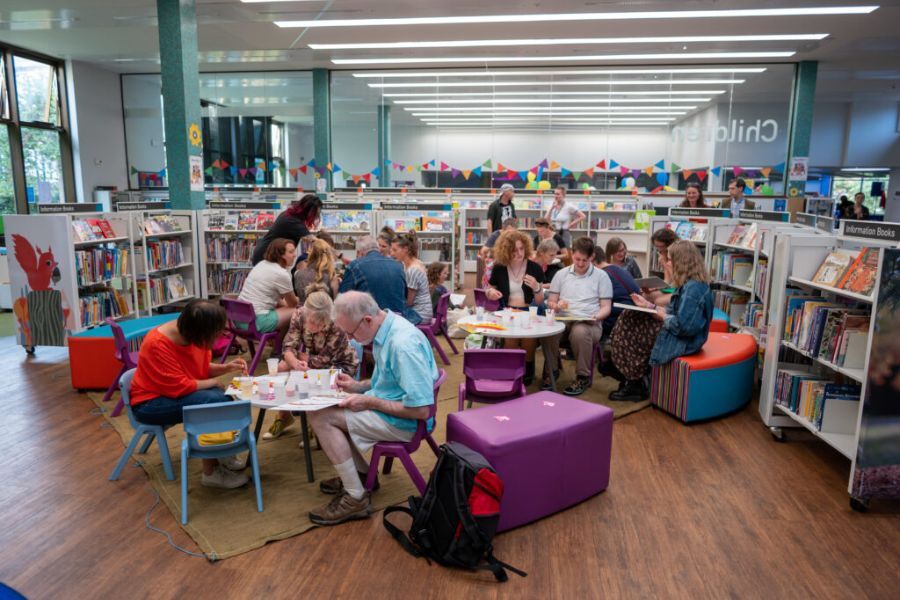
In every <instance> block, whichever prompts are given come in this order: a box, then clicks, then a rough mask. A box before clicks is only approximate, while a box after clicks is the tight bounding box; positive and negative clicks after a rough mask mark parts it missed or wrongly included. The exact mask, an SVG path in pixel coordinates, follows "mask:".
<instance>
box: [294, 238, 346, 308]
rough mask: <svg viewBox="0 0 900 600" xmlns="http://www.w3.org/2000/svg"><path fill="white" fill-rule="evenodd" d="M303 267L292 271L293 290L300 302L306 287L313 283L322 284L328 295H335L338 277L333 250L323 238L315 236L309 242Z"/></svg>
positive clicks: (304, 295)
mask: <svg viewBox="0 0 900 600" xmlns="http://www.w3.org/2000/svg"><path fill="white" fill-rule="evenodd" d="M308 252H309V254H308V256H307V258H306V262H305V263H304V266H303V268H298V269H297V271H296V272H294V291H295V292H296V293H297V298H298V299H299V300H300V303H301V304H302V303H303V302H305V301H306V295H307V291H306V289H307V288H308V287H309V286H310V285H313V284H318V285H321V286H323V287H324V288H325V289H326V290H327V292H328V295H329V296H331V297H332V298H334V297H335V296H337V293H338V287H339V286H340V285H341V280H340V278H339V277H338V276H337V275H336V274H335V266H334V252H333V251H332V248H331V246H330V245H329V244H328V242H326V241H325V240H323V239H321V238H316V239H315V240H313V242H312V244H310V246H309V249H308Z"/></svg>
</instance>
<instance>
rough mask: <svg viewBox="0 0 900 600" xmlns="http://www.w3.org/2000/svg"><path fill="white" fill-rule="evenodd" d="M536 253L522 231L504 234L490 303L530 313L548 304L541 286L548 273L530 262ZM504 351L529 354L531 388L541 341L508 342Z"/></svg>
mask: <svg viewBox="0 0 900 600" xmlns="http://www.w3.org/2000/svg"><path fill="white" fill-rule="evenodd" d="M532 252H533V248H532V246H531V239H530V238H529V237H528V236H527V235H525V234H524V233H522V232H521V231H519V230H518V229H509V230H507V231H504V232H503V233H501V234H500V237H499V238H498V239H497V243H496V244H494V268H493V270H492V271H491V279H490V281H489V282H488V285H489V287H488V289H486V290H485V296H487V298H488V299H489V300H499V301H500V305H501V306H502V307H503V308H517V309H520V310H528V307H529V306H531V305H532V304H542V303H543V302H544V288H543V287H542V286H541V282H542V281H543V278H544V270H543V269H542V268H541V266H540V265H539V264H537V263H536V262H534V261H532V260H530V259H529V258H528V257H529V256H531V254H532ZM504 347H506V348H522V349H523V350H525V385H531V382H532V381H533V380H534V351H535V349H536V348H537V339H520V340H516V339H507V340H505V342H504Z"/></svg>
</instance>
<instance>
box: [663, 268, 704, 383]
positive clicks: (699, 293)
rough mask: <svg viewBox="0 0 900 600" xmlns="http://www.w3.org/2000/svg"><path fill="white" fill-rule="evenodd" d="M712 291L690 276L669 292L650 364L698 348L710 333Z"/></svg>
mask: <svg viewBox="0 0 900 600" xmlns="http://www.w3.org/2000/svg"><path fill="white" fill-rule="evenodd" d="M712 313H713V294H712V291H710V289H709V286H708V285H707V284H705V283H703V282H702V281H696V280H693V279H692V280H690V281H688V282H687V283H685V284H684V285H682V286H681V287H680V288H678V289H677V290H675V293H674V294H672V301H671V302H670V303H669V307H668V314H667V315H666V318H665V320H664V321H663V326H662V329H661V330H660V332H659V335H658V336H657V338H656V344H654V345H653V352H652V353H651V354H650V364H651V365H652V366H656V365H664V364H666V363H669V362H671V361H673V360H675V359H676V358H678V357H679V356H686V355H688V354H694V353H696V352H699V351H700V349H701V348H702V347H703V344H705V343H706V338H707V336H708V335H709V325H710V323H711V322H712Z"/></svg>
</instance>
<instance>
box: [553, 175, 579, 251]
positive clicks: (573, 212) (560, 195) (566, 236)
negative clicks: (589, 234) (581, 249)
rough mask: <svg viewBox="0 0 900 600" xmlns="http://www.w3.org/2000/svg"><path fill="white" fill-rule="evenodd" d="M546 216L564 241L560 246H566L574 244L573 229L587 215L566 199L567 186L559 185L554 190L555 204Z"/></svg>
mask: <svg viewBox="0 0 900 600" xmlns="http://www.w3.org/2000/svg"><path fill="white" fill-rule="evenodd" d="M544 218H545V219H547V220H549V221H550V222H551V223H553V226H554V227H555V228H556V232H557V233H558V234H559V235H560V236H561V237H562V239H563V242H564V244H560V246H559V247H560V248H565V247H567V246H570V245H571V244H572V230H573V229H574V228H575V226H576V225H578V224H579V223H581V222H582V221H584V219H585V218H586V217H585V214H584V213H583V212H581V211H580V210H578V208H576V207H575V205H574V204H572V203H571V202H567V201H566V186H564V185H558V186H556V189H555V190H554V191H553V204H551V205H550V208H548V209H547V213H546V214H545V215H544Z"/></svg>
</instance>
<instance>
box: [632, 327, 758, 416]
mask: <svg viewBox="0 0 900 600" xmlns="http://www.w3.org/2000/svg"><path fill="white" fill-rule="evenodd" d="M755 368H756V340H755V339H754V338H753V336H752V335H747V334H743V333H718V332H710V334H709V338H708V339H707V340H706V343H705V344H704V345H703V349H702V350H700V352H698V353H697V354H692V355H690V356H682V357H681V358H676V359H675V360H673V361H672V362H671V363H669V364H667V365H662V366H660V367H654V368H653V374H652V378H651V386H650V401H651V402H652V403H653V404H654V405H656V406H657V407H659V408H661V409H662V410H664V411H666V412H667V413H670V414H672V415H674V416H676V417H678V418H679V419H681V420H682V421H684V422H685V423H689V422H691V421H700V420H703V419H711V418H713V417H719V416H721V415H725V414H728V413H730V412H734V411H735V410H737V409H739V408H741V407H742V406H744V405H745V404H747V403H748V402H749V401H750V397H751V396H752V394H753V373H754V370H755Z"/></svg>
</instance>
